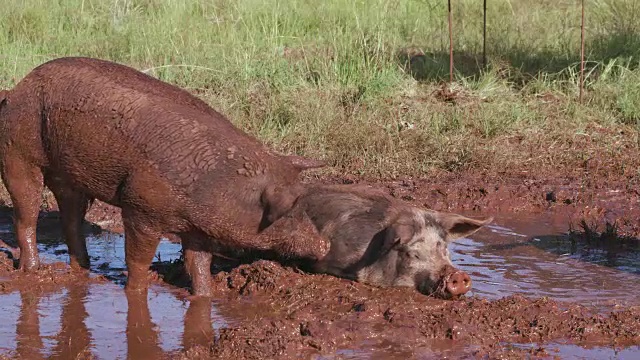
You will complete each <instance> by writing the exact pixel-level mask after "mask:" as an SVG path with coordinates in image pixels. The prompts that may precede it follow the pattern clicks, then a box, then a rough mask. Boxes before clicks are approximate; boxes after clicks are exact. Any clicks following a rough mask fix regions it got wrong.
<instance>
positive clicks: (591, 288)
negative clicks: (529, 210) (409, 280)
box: [450, 217, 640, 310]
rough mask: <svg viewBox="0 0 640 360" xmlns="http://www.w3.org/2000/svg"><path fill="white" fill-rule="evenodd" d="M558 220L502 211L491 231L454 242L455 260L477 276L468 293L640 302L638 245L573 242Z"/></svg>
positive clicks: (605, 303)
mask: <svg viewBox="0 0 640 360" xmlns="http://www.w3.org/2000/svg"><path fill="white" fill-rule="evenodd" d="M554 221H556V219H553V218H547V219H545V218H538V219H522V218H520V219H515V218H513V219H509V218H506V219H505V217H501V218H500V220H499V221H497V224H493V225H490V226H489V230H490V231H483V232H480V233H478V234H477V235H474V236H473V239H462V240H460V241H457V242H456V243H454V244H452V246H451V248H450V249H451V252H452V260H453V262H454V263H455V264H456V265H457V266H458V267H460V268H462V269H464V270H465V271H467V272H468V273H469V274H470V275H471V278H472V279H473V291H472V293H471V294H470V295H477V296H480V297H485V298H489V299H496V298H501V297H503V296H506V295H510V294H515V293H518V294H521V295H524V296H529V297H542V296H548V297H550V298H553V299H555V300H563V301H571V302H578V303H580V304H582V305H585V306H588V305H590V306H593V307H597V308H600V309H602V310H610V307H611V306H627V305H640V297H638V294H640V251H638V250H639V249H637V248H636V249H628V248H625V249H619V248H616V247H613V248H598V247H590V246H586V245H585V244H578V243H572V242H571V241H570V240H568V239H567V237H566V232H567V229H566V223H564V225H561V224H558V223H557V221H556V222H555V223H554ZM505 223H506V224H505Z"/></svg>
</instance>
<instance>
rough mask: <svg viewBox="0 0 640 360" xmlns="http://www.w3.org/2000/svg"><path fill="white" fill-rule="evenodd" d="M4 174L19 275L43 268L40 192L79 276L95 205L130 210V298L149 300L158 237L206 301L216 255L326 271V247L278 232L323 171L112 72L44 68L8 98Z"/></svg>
mask: <svg viewBox="0 0 640 360" xmlns="http://www.w3.org/2000/svg"><path fill="white" fill-rule="evenodd" d="M0 166H1V169H2V179H3V181H4V183H5V185H6V187H7V189H8V191H9V194H10V196H11V200H12V202H13V206H14V229H15V233H16V237H17V241H18V245H19V247H20V250H21V257H20V261H19V267H20V269H22V270H24V271H32V270H35V269H37V268H38V267H39V260H38V253H37V248H36V239H35V234H36V231H35V229H36V221H37V218H38V211H39V207H40V203H41V191H42V188H43V185H46V186H47V187H48V188H49V189H50V190H51V191H52V192H53V194H54V196H55V198H56V201H57V203H58V207H59V210H60V216H61V221H62V230H63V235H64V238H65V240H66V242H67V245H68V247H69V255H70V259H71V260H70V262H71V265H72V266H73V267H74V268H79V267H82V268H88V266H89V257H88V254H87V248H86V243H85V239H84V237H83V236H82V234H81V232H80V229H81V223H82V221H83V219H84V216H85V214H86V212H87V209H88V207H89V206H90V204H91V203H92V202H93V201H94V199H98V200H101V201H104V202H106V203H108V204H111V205H114V206H118V207H120V208H121V209H122V218H123V225H124V231H125V254H126V259H125V260H126V265H127V270H128V281H127V285H126V288H127V289H129V290H145V289H146V288H147V286H148V285H147V271H148V269H149V266H150V263H151V261H152V259H153V256H154V254H155V250H156V248H157V245H158V243H159V241H160V238H161V236H163V235H167V234H173V235H177V236H178V237H179V238H180V239H181V241H182V244H183V248H184V251H185V263H186V268H187V272H188V273H189V274H190V275H191V278H192V292H193V293H194V294H196V295H207V294H208V293H209V291H210V290H209V280H210V277H211V274H210V272H209V264H210V263H211V258H212V255H211V253H212V252H216V251H217V252H220V253H224V252H225V251H226V250H228V249H233V250H238V249H240V250H242V249H247V250H248V251H252V250H256V249H257V250H258V251H275V252H276V253H279V254H281V255H284V256H285V257H290V258H293V259H295V258H301V259H318V258H321V257H322V256H324V255H325V254H326V252H327V251H328V246H329V244H328V242H327V241H326V240H325V239H323V238H321V237H317V236H316V237H314V236H313V234H310V235H309V236H305V237H301V238H298V239H296V238H294V237H291V236H289V234H285V233H283V232H281V231H279V230H278V229H279V228H281V227H283V226H284V227H285V228H286V229H291V228H297V229H298V230H297V231H298V232H302V233H305V230H304V229H300V227H301V226H304V225H305V224H304V222H300V221H297V219H295V218H292V217H287V218H281V216H282V214H284V213H286V212H287V211H288V210H289V209H290V207H291V206H292V204H293V203H294V201H295V199H296V198H297V197H298V195H299V194H300V193H302V189H303V187H302V185H301V184H300V182H299V179H298V176H299V173H300V172H301V171H303V170H305V169H310V168H317V167H322V166H324V163H323V162H321V161H316V160H312V159H306V158H302V157H297V156H284V155H278V154H275V153H272V152H271V151H270V150H269V149H268V148H267V147H265V146H264V145H263V144H262V143H260V142H259V141H258V140H257V139H256V138H254V137H251V136H249V135H247V134H246V133H244V132H242V131H241V130H239V129H238V128H236V127H235V126H234V125H233V124H232V123H231V122H230V121H229V120H227V119H226V118H225V117H223V115H221V114H220V113H218V112H216V111H215V110H213V109H212V108H211V107H209V106H208V105H207V104H206V103H205V102H204V101H202V100H200V99H198V98H196V97H195V96H192V95H191V94H189V93H188V92H187V91H185V90H182V89H180V88H178V87H176V86H173V85H170V84H167V83H165V82H162V81H160V80H157V79H155V78H153V77H151V76H148V75H146V74H144V73H142V72H139V71H137V70H135V69H133V68H130V67H127V66H124V65H120V64H116V63H113V62H108V61H103V60H98V59H91V58H81V57H69V58H59V59H56V60H52V61H49V62H46V63H44V64H42V65H40V66H38V67H36V68H35V69H34V70H32V71H31V72H30V73H29V74H27V76H26V77H25V78H24V79H22V80H21V81H20V82H19V83H18V84H17V85H16V86H15V87H14V88H13V89H11V90H9V91H5V92H2V96H1V97H0Z"/></svg>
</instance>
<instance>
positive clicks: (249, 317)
mask: <svg viewBox="0 0 640 360" xmlns="http://www.w3.org/2000/svg"><path fill="white" fill-rule="evenodd" d="M497 219H499V220H497V221H496V223H495V224H493V225H491V226H490V227H489V228H488V229H486V230H483V231H481V232H479V233H477V234H475V235H474V236H472V239H462V240H460V241H458V242H456V243H455V244H453V245H452V246H451V248H450V249H451V255H452V260H453V262H454V264H455V265H456V266H458V267H460V268H462V269H464V270H465V271H467V272H468V273H469V274H470V275H471V276H472V278H473V281H474V286H473V292H472V293H471V294H469V300H468V303H466V305H465V301H462V302H444V303H443V302H441V301H439V300H434V299H429V298H427V297H424V296H422V295H419V294H417V295H416V294H414V292H412V291H406V290H385V289H376V288H372V287H367V286H362V285H360V284H353V283H351V282H349V281H346V280H342V279H335V278H332V277H328V276H322V275H304V274H299V273H296V272H294V271H291V270H288V269H282V268H279V267H277V265H269V266H264V265H260V264H258V265H253V264H252V265H244V266H245V268H243V269H241V270H232V271H230V272H228V273H225V272H221V273H220V274H218V276H217V277H216V280H214V283H213V284H212V286H214V287H217V289H218V295H217V297H216V299H214V300H213V301H204V302H203V301H191V300H190V299H189V297H188V294H187V291H186V289H184V288H178V287H175V286H171V285H169V284H167V283H165V282H162V281H155V282H153V284H152V286H151V287H150V290H149V293H148V294H146V295H145V296H132V295H129V294H127V293H125V291H124V290H123V287H122V285H123V283H124V280H125V276H124V274H123V271H124V270H125V265H124V238H123V236H122V235H121V234H114V233H109V232H102V233H99V234H98V233H91V234H89V236H88V243H87V245H88V251H89V254H90V256H91V257H92V269H91V274H90V277H100V276H103V277H106V278H107V279H108V281H103V282H97V283H93V282H87V281H84V282H83V281H78V282H72V283H64V284H63V285H61V286H59V287H55V286H54V287H53V288H46V289H45V288H33V289H31V288H28V287H27V288H20V290H19V291H18V290H16V291H8V292H4V293H1V292H0V313H2V314H3V318H2V321H1V322H0V357H2V355H4V356H7V357H11V358H25V359H32V358H33V359H35V358H99V359H113V358H118V359H121V358H166V357H181V358H187V359H191V358H210V357H211V356H215V357H219V358H237V357H240V358H243V357H244V358H253V357H256V356H258V355H256V354H260V353H262V354H264V356H265V357H270V356H271V357H274V358H280V357H284V358H301V357H302V358H316V359H370V358H385V359H406V358H416V357H417V358H443V357H449V358H460V357H487V356H488V357H490V358H492V357H496V356H498V355H495V354H499V356H500V357H503V358H521V356H525V355H526V356H527V357H541V358H546V357H553V356H560V357H561V358H576V359H578V358H581V359H592V358H593V359H595V358H619V359H625V358H636V357H637V356H640V348H639V347H638V346H637V345H638V343H639V342H640V337H638V336H637V335H636V337H633V335H629V334H633V333H634V331H636V330H634V328H633V327H631V328H629V326H633V325H629V324H631V323H632V321H630V320H629V317H630V316H631V317H633V316H638V314H637V313H638V311H636V310H632V311H631V312H630V313H629V314H624V315H621V319H613V320H610V321H609V320H607V319H604V318H600V317H598V316H599V315H595V317H592V315H589V314H586V313H583V312H582V310H580V311H578V310H575V308H573V310H569V311H565V310H556V308H557V306H556V305H555V303H553V302H551V303H550V302H547V301H546V300H544V299H538V300H535V299H536V298H540V297H548V298H550V299H552V300H555V301H562V302H559V303H558V304H559V305H560V307H564V306H565V305H567V306H568V307H572V306H574V305H576V306H577V305H582V306H589V307H592V308H594V309H595V310H597V311H598V312H610V311H614V310H616V309H621V308H626V307H629V306H634V305H640V299H639V298H638V297H637V295H638V294H640V261H638V259H639V258H638V252H629V251H626V252H616V251H614V250H611V249H609V250H602V249H595V250H594V251H593V252H586V250H585V249H583V248H581V247H580V245H579V244H572V243H571V242H570V241H569V242H568V241H567V240H566V239H564V240H563V239H562V235H563V234H566V231H567V228H566V227H567V225H566V222H563V221H560V220H558V219H553V218H535V219H526V218H508V217H504V216H500V217H497ZM7 225H8V224H7V223H5V222H4V221H3V222H2V223H1V224H0V237H1V238H5V237H11V234H10V233H11V228H10V227H8V226H7ZM39 235H40V234H39ZM559 236H560V238H559ZM43 239H44V240H43V242H42V243H41V244H39V245H38V246H39V249H40V251H41V258H42V259H43V262H45V263H60V262H67V261H68V255H67V251H66V246H65V245H64V244H62V243H61V242H60V240H59V237H57V238H56V236H55V235H51V234H49V236H44V237H43ZM179 256H180V245H179V244H175V243H171V242H169V241H167V240H163V241H162V242H161V244H160V246H159V248H158V251H157V256H156V259H155V260H156V261H162V262H164V263H166V262H167V261H172V260H174V259H177V258H178V257H179ZM270 266H271V267H270ZM14 275H15V274H14ZM234 279H235V280H234ZM234 281H235V282H237V284H236V285H233V284H234ZM0 282H2V279H0ZM220 289H223V290H220ZM252 289H253V290H252ZM514 294H515V295H516V296H520V295H522V296H524V297H526V298H530V299H534V300H526V301H525V299H524V298H509V299H505V297H509V296H511V295H514ZM483 299H489V302H487V300H483ZM354 309H355V310H354ZM417 309H418V310H417ZM634 311H635V312H634ZM534 313H535V315H532V314H534ZM305 314H306V315H305ZM478 314H479V315H478ZM483 314H484V315H483ZM514 314H516V315H514ZM519 314H522V315H521V316H522V317H523V320H522V321H523V323H524V324H525V325H523V324H520V323H519V321H518V320H517V319H515V318H514V316H515V317H516V318H517V317H519V316H520V315H519ZM566 314H573V315H571V316H570V317H566V318H565V319H564V320H563V321H564V322H565V323H567V322H572V324H573V323H575V324H577V325H571V326H565V327H563V326H564V325H562V324H563V323H562V322H559V320H554V319H553V318H554V317H561V316H568V315H566ZM472 316H479V317H481V318H484V319H488V320H482V322H477V320H473V319H471V320H468V321H469V322H471V323H473V322H477V323H474V325H472V327H470V328H465V327H464V325H459V324H464V323H465V322H466V321H467V319H470V318H469V317H472ZM603 319H604V320H603ZM472 320H473V321H472ZM478 321H479V320H478ZM505 322H513V323H514V324H512V325H509V326H508V327H504V329H500V330H499V331H498V330H491V331H493V332H491V331H489V330H488V329H490V328H493V329H497V328H501V325H499V324H503V323H505ZM556 322H558V323H556ZM534 323H535V324H537V325H535V327H534V325H529V324H534ZM585 324H586V325H585ZM589 324H595V325H589ZM599 324H602V325H599ZM612 324H613V325H616V324H621V325H622V327H625V326H626V328H625V329H631V330H625V331H627V332H626V333H625V332H624V331H620V332H619V333H620V334H621V335H617V333H615V334H614V333H607V331H613V330H607V329H610V328H611V327H615V326H613V325H612ZM523 326H524V327H523ZM485 327H486V329H485ZM513 329H516V330H517V333H516V330H513ZM584 329H586V330H584ZM599 331H601V332H602V334H609V335H607V336H608V337H604V338H603V337H602V336H601V335H597V336H595V338H597V339H599V340H598V341H596V343H597V344H598V345H597V346H592V347H586V346H584V344H579V345H576V344H573V343H571V342H567V343H563V342H555V341H556V340H562V336H565V335H566V336H567V337H570V338H571V339H574V340H575V339H577V338H581V337H582V334H583V333H585V334H587V335H585V338H588V336H591V335H589V334H591V333H594V334H600V333H599ZM615 331H618V330H615ZM524 334H526V339H525V338H523V337H524V336H525V335H524ZM636 334H637V331H636ZM499 336H503V338H502V340H500V338H498V337H499ZM559 336H560V338H558V337H559ZM619 336H620V338H623V339H624V341H626V345H627V346H628V345H629V342H631V343H632V346H628V347H624V346H622V347H620V348H614V347H612V345H615V344H616V343H617V340H616V339H617V338H618V337H619ZM479 339H482V340H479ZM492 339H498V340H499V341H498V342H497V343H492V341H494V340H492ZM602 339H604V340H602ZM630 339H631V340H630ZM538 343H541V344H544V345H543V346H544V349H542V348H541V347H540V346H539V345H537V344H538ZM291 344H294V345H291ZM470 344H478V345H470ZM188 349H195V350H194V351H195V352H188V351H187V352H185V350H188ZM496 349H498V350H499V351H498V350H496ZM319 354H322V355H319Z"/></svg>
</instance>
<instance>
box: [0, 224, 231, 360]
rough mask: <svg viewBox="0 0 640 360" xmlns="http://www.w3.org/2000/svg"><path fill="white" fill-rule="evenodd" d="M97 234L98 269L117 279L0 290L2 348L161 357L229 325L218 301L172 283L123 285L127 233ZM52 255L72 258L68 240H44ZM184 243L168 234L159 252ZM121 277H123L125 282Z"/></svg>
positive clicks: (93, 247) (29, 354)
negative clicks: (138, 288)
mask: <svg viewBox="0 0 640 360" xmlns="http://www.w3.org/2000/svg"><path fill="white" fill-rule="evenodd" d="M104 235H105V236H101V237H89V238H88V242H87V247H88V250H89V254H90V255H91V256H92V260H93V264H92V273H93V274H94V275H95V273H99V274H103V275H107V277H109V278H112V279H114V280H116V283H113V282H107V283H86V282H78V284H74V286H72V287H64V288H61V289H57V290H55V291H49V292H46V293H43V292H38V291H33V290H32V289H29V291H24V292H22V291H21V292H12V293H9V294H2V295H0V313H2V314H3V319H2V322H0V354H11V355H15V356H17V357H21V358H25V359H38V358H52V359H73V358H76V357H83V355H89V354H91V355H93V356H95V357H97V358H106V359H112V358H130V359H143V358H144V359H147V358H158V357H161V355H163V354H166V353H167V352H172V351H177V350H180V349H184V348H189V347H191V346H194V345H207V344H210V343H211V341H212V340H213V338H214V334H215V329H219V328H220V327H223V326H228V324H227V320H226V319H224V318H222V317H221V316H220V315H219V314H218V312H217V311H218V309H217V304H215V303H213V302H212V301H211V300H194V301H189V300H187V299H185V298H184V294H183V293H179V292H176V290H175V289H172V288H170V287H168V286H160V285H152V286H151V287H150V289H149V292H148V294H145V293H142V294H141V293H135V292H134V293H128V292H126V291H125V290H124V289H123V287H122V283H121V282H123V281H124V276H123V275H122V270H124V268H125V266H124V241H123V237H122V236H121V235H117V234H104ZM39 247H40V251H41V252H42V253H41V257H42V259H43V260H44V261H45V262H47V261H48V262H50V261H68V255H67V253H66V251H64V250H66V247H65V246H64V245H62V244H56V243H49V244H39ZM179 251H180V245H179V244H172V243H170V242H168V241H163V242H162V243H161V245H160V246H159V248H158V256H157V257H158V258H160V259H162V260H171V259H173V258H176V257H177V256H178V255H179ZM118 283H120V284H118Z"/></svg>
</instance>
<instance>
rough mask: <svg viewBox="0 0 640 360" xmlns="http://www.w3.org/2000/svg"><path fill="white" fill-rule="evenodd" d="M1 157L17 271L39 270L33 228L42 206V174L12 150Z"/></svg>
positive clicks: (34, 230) (6, 151)
mask: <svg viewBox="0 0 640 360" xmlns="http://www.w3.org/2000/svg"><path fill="white" fill-rule="evenodd" d="M2 157H3V158H2V180H3V181H4V184H5V186H6V188H7V191H8V192H9V195H10V196H11V202H12V203H13V214H14V220H13V221H14V223H13V226H14V231H15V236H16V240H17V242H18V246H19V247H20V265H19V267H20V270H23V271H27V272H31V271H34V270H37V269H38V267H39V266H40V259H39V258H38V248H37V246H36V226H37V222H38V213H39V212H40V205H41V204H42V189H43V176H42V171H41V170H40V168H39V167H37V166H34V165H32V164H30V163H28V162H27V161H24V160H22V159H21V158H20V156H19V154H17V153H14V152H13V151H11V149H5V153H4V154H2Z"/></svg>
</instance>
